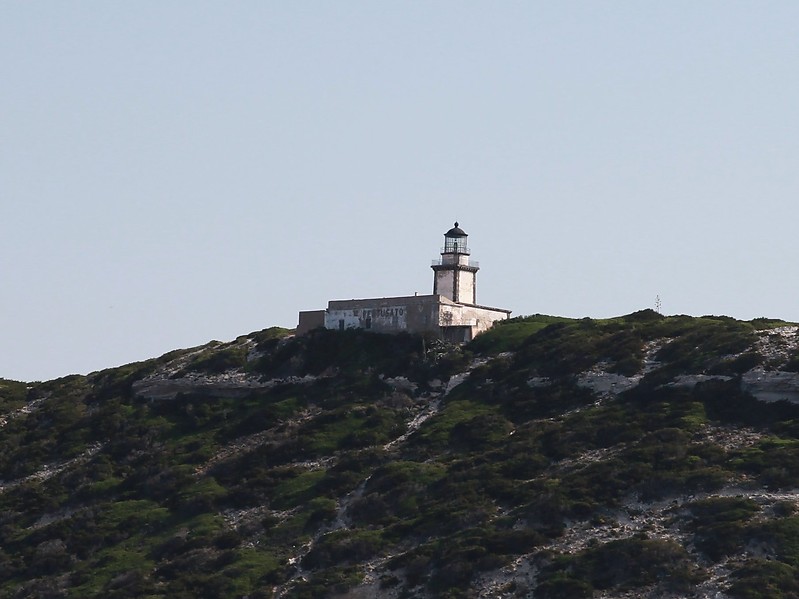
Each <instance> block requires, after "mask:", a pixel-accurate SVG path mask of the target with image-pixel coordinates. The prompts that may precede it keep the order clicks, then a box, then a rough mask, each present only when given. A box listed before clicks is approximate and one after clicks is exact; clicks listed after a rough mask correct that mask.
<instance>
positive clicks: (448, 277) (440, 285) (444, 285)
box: [435, 270, 455, 299]
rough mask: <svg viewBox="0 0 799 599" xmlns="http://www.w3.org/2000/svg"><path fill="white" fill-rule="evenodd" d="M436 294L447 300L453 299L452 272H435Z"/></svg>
mask: <svg viewBox="0 0 799 599" xmlns="http://www.w3.org/2000/svg"><path fill="white" fill-rule="evenodd" d="M435 274H436V292H437V293H438V295H443V296H444V297H446V298H448V299H453V297H454V296H455V288H454V287H453V285H452V283H453V278H454V274H455V273H454V272H453V271H451V270H438V271H436V273H435Z"/></svg>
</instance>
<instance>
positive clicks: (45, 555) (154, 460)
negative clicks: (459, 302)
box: [0, 310, 799, 599]
mask: <svg viewBox="0 0 799 599" xmlns="http://www.w3.org/2000/svg"><path fill="white" fill-rule="evenodd" d="M0 441H1V442H0V478H2V481H0V596H2V597H9V598H22V597H36V598H48V597H52V598H56V597H75V598H78V597H80V598H86V597H104V598H114V597H164V598H167V597H168V598H170V599H174V598H181V597H186V598H188V597H200V596H202V597H249V598H251V599H254V598H266V597H286V598H316V597H386V598H404V597H407V598H410V597H452V598H455V597H507V598H510V597H536V598H543V599H555V598H569V599H571V598H581V597H608V598H609V597H653V598H666V597H697V598H699V597H702V598H705V597H706V598H710V597H713V598H725V597H729V598H734V599H754V598H758V597H762V598H765V597H768V598H770V599H775V598H776V599H779V598H781V597H782V598H788V597H797V596H799V582H797V580H799V511H797V507H799V485H797V476H799V335H797V326H796V325H794V324H792V323H787V322H782V321H778V320H770V319H756V320H753V321H748V322H744V321H738V320H734V319H732V318H728V317H722V316H719V317H714V316H706V317H701V318H694V317H688V316H670V317H664V316H661V315H659V314H657V313H655V312H653V311H651V310H645V311H642V312H637V313H634V314H630V315H627V316H623V317H619V318H613V319H607V320H592V319H587V318H586V319H581V320H575V319H566V318H558V317H551V316H543V315H535V316H529V317H522V318H515V319H511V320H508V321H504V322H502V323H500V324H498V325H497V326H495V327H494V328H493V329H491V330H490V331H488V332H486V333H484V334H482V335H480V336H478V337H476V338H475V339H474V340H473V341H472V342H470V343H468V344H466V345H451V344H446V343H443V342H441V341H438V340H434V339H431V338H425V337H422V336H416V335H408V334H400V335H381V334H374V333H366V332H363V331H357V330H355V331H342V332H339V331H327V330H317V331H314V332H312V333H311V334H309V335H306V336H302V337H296V336H294V335H293V334H292V331H288V330H285V329H279V328H271V329H266V330H264V331H260V332H256V333H252V334H249V335H244V336H242V337H239V338H238V339H236V340H235V341H233V342H230V343H219V342H212V343H209V344H208V345H205V346H202V347H198V348H192V349H187V350H177V351H174V352H170V353H168V354H166V355H164V356H162V357H160V358H156V359H152V360H148V361H145V362H141V363H136V364H130V365H127V366H123V367H120V368H114V369H109V370H104V371H101V372H96V373H92V374H89V375H87V376H70V377H65V378H62V379H57V380H53V381H47V382H37V383H23V382H16V381H8V380H0Z"/></svg>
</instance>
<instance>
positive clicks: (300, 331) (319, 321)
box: [297, 310, 325, 335]
mask: <svg viewBox="0 0 799 599" xmlns="http://www.w3.org/2000/svg"><path fill="white" fill-rule="evenodd" d="M323 326H325V311H324V310H305V311H303V312H300V317H299V323H298V324H297V335H304V334H305V333H307V332H308V331H312V330H313V329H317V328H319V327H323Z"/></svg>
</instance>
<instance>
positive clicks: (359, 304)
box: [297, 223, 511, 343]
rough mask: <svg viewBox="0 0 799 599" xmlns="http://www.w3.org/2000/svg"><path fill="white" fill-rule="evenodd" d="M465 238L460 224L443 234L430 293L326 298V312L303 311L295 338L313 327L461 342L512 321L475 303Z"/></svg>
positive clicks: (474, 264) (507, 313)
mask: <svg viewBox="0 0 799 599" xmlns="http://www.w3.org/2000/svg"><path fill="white" fill-rule="evenodd" d="M468 237H469V236H468V235H467V234H466V232H465V231H464V230H463V229H461V228H460V225H459V224H458V223H455V226H454V227H452V228H451V229H450V230H449V231H447V232H446V233H444V247H443V248H441V258H440V259H438V260H435V261H434V262H433V265H432V268H433V293H432V294H431V295H418V294H414V295H410V296H408V295H406V296H401V297H374V298H366V299H349V300H330V301H329V302H327V309H326V310H303V311H301V312H300V314H299V323H298V324H297V334H298V335H304V334H306V333H309V332H310V331H312V330H313V329H315V328H322V327H323V328H325V329H332V330H338V331H345V330H347V329H363V330H364V331H371V332H374V333H403V332H405V333H422V334H426V335H434V336H436V337H438V338H440V339H444V340H446V341H452V342H456V343H463V342H466V341H470V340H471V339H473V338H474V336H475V335H479V334H480V333H482V332H483V331H487V330H488V329H490V328H491V327H492V326H494V323H496V322H498V321H500V320H506V319H508V318H510V314H511V312H510V310H505V309H503V308H490V307H488V306H479V305H477V296H476V290H477V285H476V280H477V271H478V270H480V267H479V265H478V264H477V262H473V261H471V260H470V259H469V244H468Z"/></svg>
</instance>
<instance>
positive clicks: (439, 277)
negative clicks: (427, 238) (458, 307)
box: [431, 222, 480, 304]
mask: <svg viewBox="0 0 799 599" xmlns="http://www.w3.org/2000/svg"><path fill="white" fill-rule="evenodd" d="M467 237H468V235H467V234H466V232H465V231H464V230H463V229H461V228H460V226H458V223H457V222H456V223H455V226H454V227H453V228H451V229H450V230H449V231H447V232H446V233H444V247H443V248H442V249H441V259H440V260H437V261H436V262H435V264H433V266H432V267H431V268H432V269H433V277H434V278H433V295H443V296H444V297H446V298H448V299H451V300H452V301H453V302H457V303H459V304H476V303H477V271H478V270H480V267H479V266H478V264H477V263H476V262H470V261H469V247H468V243H467V239H466V238H467Z"/></svg>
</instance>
